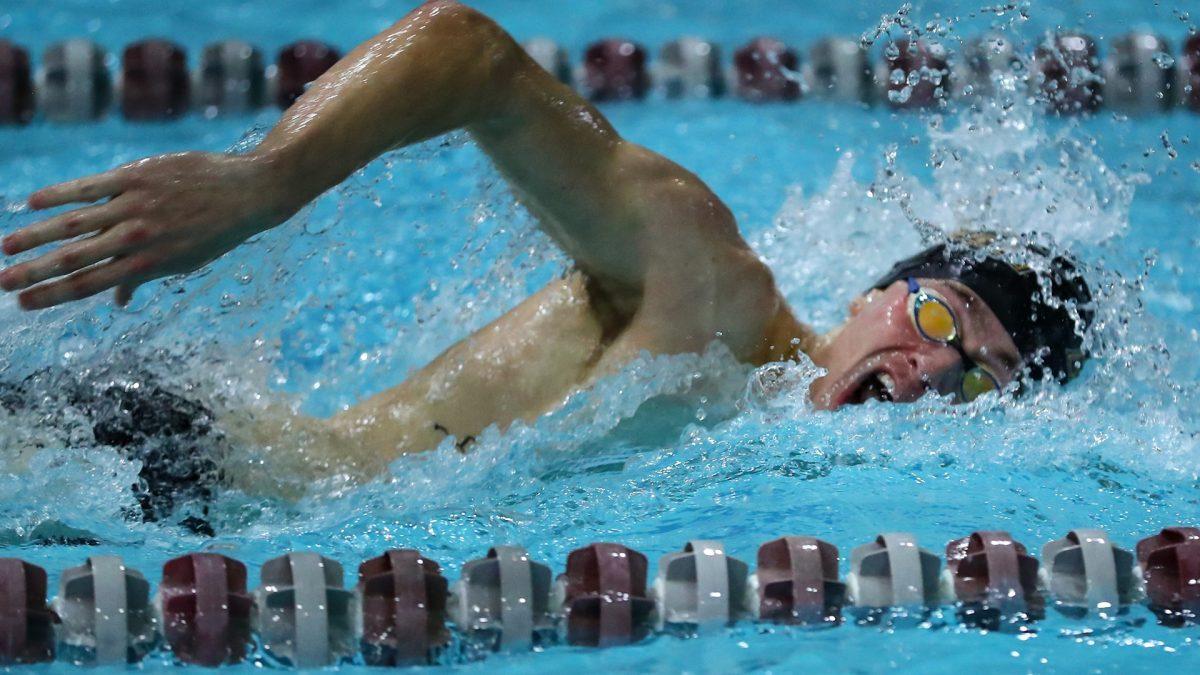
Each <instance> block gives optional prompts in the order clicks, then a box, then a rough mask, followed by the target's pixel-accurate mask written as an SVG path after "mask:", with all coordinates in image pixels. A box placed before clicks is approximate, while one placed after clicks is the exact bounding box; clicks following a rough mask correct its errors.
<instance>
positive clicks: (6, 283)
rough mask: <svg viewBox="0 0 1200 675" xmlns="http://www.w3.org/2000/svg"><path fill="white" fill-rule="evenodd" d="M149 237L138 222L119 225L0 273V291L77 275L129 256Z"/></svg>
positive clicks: (14, 289)
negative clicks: (109, 259) (84, 269)
mask: <svg viewBox="0 0 1200 675" xmlns="http://www.w3.org/2000/svg"><path fill="white" fill-rule="evenodd" d="M149 237H150V235H149V230H148V229H147V228H146V226H145V224H143V223H142V222H141V221H128V222H125V223H122V224H121V225H120V226H118V227H114V228H112V229H111V230H108V231H106V232H103V233H101V234H97V235H93V236H91V237H87V238H86V239H81V240H79V241H73V242H71V243H69V244H65V245H63V246H61V247H59V248H57V249H55V250H53V251H51V252H49V253H47V254H45V255H43V256H39V257H37V258H34V259H33V260H29V261H27V262H23V263H21V264H20V265H14V266H12V267H10V268H8V269H6V270H4V271H3V272H0V289H4V290H5V291H16V290H20V289H22V288H29V287H30V286H33V285H34V284H39V283H41V282H43V281H46V280H47V279H52V278H54V277H61V276H63V275H64V274H70V273H72V272H76V271H78V270H81V269H83V268H85V267H87V266H89V265H94V264H96V263H98V262H100V261H101V260H104V259H106V258H112V257H114V256H118V255H122V254H125V253H129V252H131V251H132V250H134V249H135V248H137V247H138V246H139V245H141V244H142V243H143V242H145V241H147V240H148V239H149Z"/></svg>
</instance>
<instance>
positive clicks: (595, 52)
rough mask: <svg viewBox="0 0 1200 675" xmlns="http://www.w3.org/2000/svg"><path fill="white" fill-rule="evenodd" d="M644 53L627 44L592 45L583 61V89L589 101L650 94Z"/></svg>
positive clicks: (622, 41)
mask: <svg viewBox="0 0 1200 675" xmlns="http://www.w3.org/2000/svg"><path fill="white" fill-rule="evenodd" d="M646 61H647V57H646V49H645V48H644V47H642V46H641V45H639V44H637V43H636V42H633V41H631V40H625V39H619V38H610V39H607V40H601V41H599V42H595V43H593V44H592V45H591V46H589V47H588V48H587V51H586V52H585V53H584V57H583V67H584V74H583V88H584V91H585V92H586V93H587V95H588V96H589V97H590V98H591V99H592V100H593V101H627V100H633V99H641V98H645V96H646V93H647V92H648V91H649V90H650V75H649V73H648V72H647V69H646Z"/></svg>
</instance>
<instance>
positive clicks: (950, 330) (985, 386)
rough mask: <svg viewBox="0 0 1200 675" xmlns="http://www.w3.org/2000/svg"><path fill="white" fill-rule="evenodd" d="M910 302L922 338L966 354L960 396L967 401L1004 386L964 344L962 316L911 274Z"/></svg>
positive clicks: (909, 285)
mask: <svg viewBox="0 0 1200 675" xmlns="http://www.w3.org/2000/svg"><path fill="white" fill-rule="evenodd" d="M908 293H909V298H910V300H909V302H910V304H911V305H912V314H911V317H912V322H913V325H914V326H916V329H917V332H918V333H920V334H921V337H923V338H925V339H926V340H929V341H930V342H936V343H938V344H943V345H946V346H948V347H952V348H953V349H954V350H955V351H957V352H958V355H959V356H960V357H962V363H963V377H962V383H961V384H960V385H959V391H958V393H959V395H960V396H961V397H962V400H963V401H964V402H967V403H969V402H971V401H974V400H975V399H977V398H979V397H980V396H983V395H984V394H986V393H988V392H991V391H997V390H999V389H1000V383H999V382H997V381H996V378H995V377H993V376H992V374H991V373H989V372H988V371H986V370H984V368H983V366H981V365H979V364H978V363H975V361H973V360H972V359H971V357H970V356H967V352H966V350H965V349H963V346H962V334H961V331H960V330H959V328H958V318H957V317H955V316H954V311H953V310H952V309H950V306H949V305H947V304H946V301H945V300H942V299H941V298H938V297H936V296H934V295H931V294H930V293H929V292H928V291H926V290H925V289H923V288H921V285H920V284H918V283H917V280H916V279H914V278H912V277H908Z"/></svg>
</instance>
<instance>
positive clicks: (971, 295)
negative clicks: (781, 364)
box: [810, 233, 1094, 409]
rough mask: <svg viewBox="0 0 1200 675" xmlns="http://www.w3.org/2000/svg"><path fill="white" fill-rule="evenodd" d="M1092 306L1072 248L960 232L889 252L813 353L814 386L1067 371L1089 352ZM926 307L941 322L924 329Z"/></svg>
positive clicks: (856, 397)
mask: <svg viewBox="0 0 1200 675" xmlns="http://www.w3.org/2000/svg"><path fill="white" fill-rule="evenodd" d="M918 308H924V309H923V310H921V311H918ZM943 308H945V309H948V310H949V311H948V312H945V311H943ZM1093 314H1094V312H1093V308H1092V296H1091V293H1090V291H1089V289H1088V286H1087V283H1086V281H1085V280H1084V278H1083V276H1082V274H1081V273H1080V272H1079V270H1078V266H1077V264H1076V263H1075V261H1073V260H1072V259H1070V258H1069V257H1068V256H1066V255H1063V254H1058V253H1052V252H1051V251H1050V249H1049V248H1047V247H1045V246H1042V245H1039V244H1035V243H1031V242H1029V241H1027V240H1025V239H1020V238H1014V239H1001V238H998V237H997V236H995V235H993V234H991V233H970V234H957V235H954V236H952V237H951V238H950V239H949V240H948V241H947V242H945V243H942V244H938V245H936V246H932V247H930V248H927V249H925V250H924V251H921V252H920V253H918V254H916V255H914V256H912V257H910V258H906V259H904V260H901V261H900V262H898V263H896V264H895V265H894V266H893V267H892V269H891V270H890V271H888V273H887V274H885V275H884V276H882V277H881V278H880V279H879V280H878V281H876V282H875V283H874V284H873V285H872V287H871V288H870V289H868V290H867V291H866V292H865V293H863V294H862V295H860V296H858V297H857V298H855V299H854V301H853V302H852V303H851V305H850V318H849V319H847V321H846V322H845V323H844V324H843V325H842V326H840V327H839V328H837V329H836V330H834V331H833V332H831V333H830V334H829V335H827V336H826V337H825V339H824V340H823V341H822V343H821V344H820V346H819V347H818V348H817V349H816V350H814V353H813V354H812V356H813V360H814V361H815V362H817V364H818V365H820V366H822V367H823V368H825V369H826V370H827V371H828V373H827V374H826V375H825V376H823V377H821V378H819V379H818V380H817V381H816V382H814V383H813V386H812V391H811V392H810V394H811V397H812V399H813V402H814V403H815V404H816V405H817V406H818V407H820V408H828V409H832V408H837V407H840V406H842V405H845V404H848V403H862V402H865V401H867V400H870V399H881V400H892V401H913V400H916V399H917V398H920V397H921V396H922V395H924V394H925V393H926V392H927V391H930V390H933V391H936V392H938V393H940V394H943V395H950V396H955V397H956V398H958V399H960V400H969V399H970V398H972V397H973V396H975V395H978V394H979V393H980V392H981V391H987V390H989V389H991V388H993V387H999V388H1005V387H1007V386H1008V385H1009V384H1010V383H1012V382H1014V381H1020V380H1022V379H1031V380H1043V379H1048V378H1049V379H1053V380H1056V381H1058V382H1060V383H1066V382H1068V381H1069V380H1071V379H1072V378H1074V377H1075V376H1076V375H1077V374H1078V373H1079V371H1080V369H1081V368H1082V366H1083V363H1084V361H1085V360H1086V359H1087V353H1086V350H1085V348H1084V340H1083V337H1082V336H1083V334H1084V332H1085V331H1086V330H1087V328H1088V327H1089V325H1090V324H1091V321H1092V317H1093ZM922 317H925V320H928V321H932V322H937V325H936V326H935V327H934V329H932V330H929V331H924V330H922V327H921V326H920V325H919V322H920V321H921V320H922ZM951 318H952V319H953V322H951V321H950V319H951ZM930 332H934V333H938V334H936V335H934V336H933V338H934V339H931V337H930V335H929V334H928V333H930ZM951 335H953V336H954V337H953V339H950V340H946V339H945V338H946V337H948V336H951ZM936 338H942V339H936ZM964 357H965V358H964Z"/></svg>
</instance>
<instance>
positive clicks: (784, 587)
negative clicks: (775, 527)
mask: <svg viewBox="0 0 1200 675" xmlns="http://www.w3.org/2000/svg"><path fill="white" fill-rule="evenodd" d="M757 574H758V616H759V618H760V619H763V620H766V621H774V622H777V623H796V624H808V625H821V624H832V625H836V624H838V623H841V620H842V604H843V603H845V601H846V585H845V584H843V583H842V582H840V581H838V550H837V547H836V546H834V545H833V544H830V543H828V542H825V541H821V540H820V539H815V538H813V537H782V538H780V539H776V540H774V541H769V542H767V543H765V544H763V545H762V546H760V547H759V549H758V571H757Z"/></svg>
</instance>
